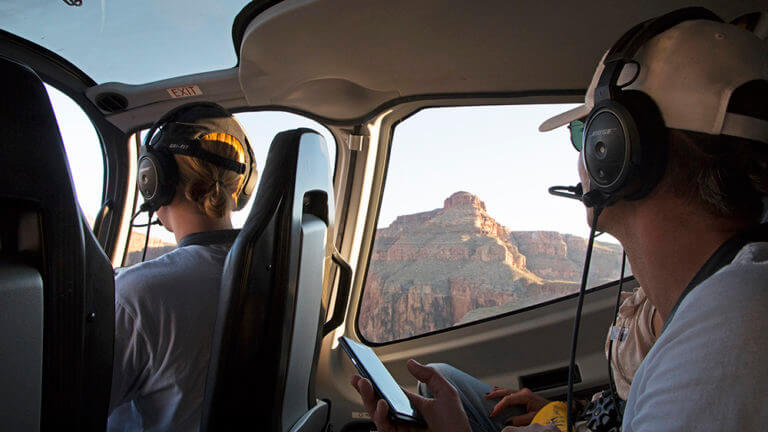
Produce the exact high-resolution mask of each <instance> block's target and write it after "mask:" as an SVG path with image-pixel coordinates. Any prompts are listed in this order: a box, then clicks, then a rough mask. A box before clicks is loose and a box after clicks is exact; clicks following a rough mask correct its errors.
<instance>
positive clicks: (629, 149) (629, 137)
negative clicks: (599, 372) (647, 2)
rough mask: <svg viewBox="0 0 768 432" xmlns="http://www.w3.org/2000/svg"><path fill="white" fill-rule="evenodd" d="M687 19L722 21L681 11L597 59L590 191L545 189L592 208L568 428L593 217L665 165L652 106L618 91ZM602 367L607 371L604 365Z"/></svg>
mask: <svg viewBox="0 0 768 432" xmlns="http://www.w3.org/2000/svg"><path fill="white" fill-rule="evenodd" d="M689 20H709V21H717V22H723V20H722V19H721V18H720V17H718V16H717V15H715V14H714V13H713V12H711V11H709V10H708V9H705V8H701V7H689V8H683V9H679V10H676V11H673V12H670V13H668V14H666V15H662V16H660V17H657V18H653V19H650V20H648V21H644V22H642V23H640V24H638V25H636V26H634V27H632V28H631V29H630V30H629V31H627V32H626V33H625V34H624V35H623V36H621V38H619V40H618V41H616V43H615V44H614V45H613V47H611V49H610V50H609V51H608V53H607V54H606V57H605V59H604V60H603V66H604V69H603V71H602V73H601V75H600V77H599V79H598V82H597V86H596V87H595V90H594V96H593V97H594V103H595V105H594V108H592V110H591V111H590V113H589V115H588V116H587V119H586V121H585V125H584V135H583V139H582V142H583V148H582V151H581V157H582V159H583V163H584V167H585V168H586V171H587V175H588V176H589V180H590V190H589V191H587V192H586V193H584V191H583V190H582V186H581V184H579V185H576V186H572V187H563V186H554V187H552V188H550V193H552V194H553V195H557V196H563V197H567V198H576V199H579V200H581V201H582V202H583V203H584V205H585V206H586V207H592V208H594V210H593V217H592V224H591V226H592V229H591V233H590V236H589V243H588V245H587V254H586V258H585V260H584V270H583V272H582V280H581V286H580V289H579V298H578V302H577V306H576V318H575V319H574V327H573V338H572V340H571V356H570V364H569V373H568V402H567V410H568V414H567V417H568V424H569V425H570V427H573V425H574V420H575V419H574V418H573V417H574V413H573V373H574V369H575V361H576V344H577V340H578V334H579V323H580V320H581V310H582V306H583V303H584V292H585V289H586V284H587V275H588V273H589V264H590V261H591V258H592V247H593V245H594V238H595V236H596V235H595V234H596V231H595V227H596V226H597V220H598V217H599V215H600V213H601V212H602V210H603V209H604V208H605V207H606V206H609V205H611V204H613V203H615V202H617V201H619V200H621V199H625V200H637V199H640V198H643V197H645V196H647V195H648V194H649V193H650V192H651V191H652V190H653V188H654V187H655V186H656V185H657V184H658V182H659V180H661V178H662V176H663V175H664V170H665V168H666V164H667V144H666V131H667V128H666V126H665V124H664V120H663V118H662V116H661V112H660V111H659V109H658V107H657V106H656V103H655V102H654V101H653V99H651V97H650V96H648V95H646V94H645V93H643V92H641V91H635V90H624V88H625V87H627V86H628V85H630V84H632V83H633V82H634V81H635V80H636V79H637V76H638V75H639V73H640V68H641V67H642V66H641V65H640V64H638V63H637V62H636V61H635V60H634V59H633V57H634V56H635V54H637V52H638V50H639V49H640V48H641V47H642V46H643V45H644V44H645V43H646V42H647V41H649V40H650V39H651V38H653V37H654V36H656V35H658V34H660V33H663V32H664V31H666V30H668V29H670V28H672V27H674V26H676V25H678V24H680V23H682V22H684V21H689ZM629 64H634V66H635V72H634V76H633V77H632V78H631V79H629V80H628V81H627V82H626V83H622V84H619V83H618V80H619V77H620V75H621V72H622V70H623V69H624V66H626V65H629ZM625 260H626V255H623V260H622V272H621V273H622V274H621V279H620V280H619V296H620V295H621V290H622V287H623V281H624V261H625ZM618 305H619V299H617V303H616V311H618ZM614 316H615V314H614ZM614 324H615V319H614ZM611 345H612V343H611ZM611 348H612V347H611ZM611 348H609V349H611ZM609 355H610V354H609ZM608 367H609V369H610V364H609V365H608ZM609 377H610V379H611V383H610V384H611V385H610V387H611V393H612V395H613V398H614V401H618V396H617V395H616V390H615V385H614V383H613V374H612V373H611V371H610V370H609ZM614 406H616V407H617V408H616V410H615V413H616V415H617V416H618V420H619V425H620V424H621V412H620V409H618V404H615V405H614ZM597 411H601V410H599V409H598V410H597ZM593 414H595V413H594V412H593ZM596 414H598V416H600V415H601V414H602V417H601V418H600V419H599V421H598V422H593V423H592V425H591V426H592V427H595V426H597V427H598V429H595V430H610V429H611V427H616V425H615V424H614V425H610V424H606V423H605V420H607V419H606V418H605V414H606V413H605V412H602V413H601V412H597V413H596ZM593 418H594V416H593ZM597 423H600V424H597ZM588 424H589V423H588Z"/></svg>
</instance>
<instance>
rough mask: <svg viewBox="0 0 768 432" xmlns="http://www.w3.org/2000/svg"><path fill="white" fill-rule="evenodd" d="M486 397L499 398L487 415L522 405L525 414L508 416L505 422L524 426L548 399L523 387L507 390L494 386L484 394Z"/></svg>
mask: <svg viewBox="0 0 768 432" xmlns="http://www.w3.org/2000/svg"><path fill="white" fill-rule="evenodd" d="M485 398H486V399H499V398H501V400H500V401H499V403H497V404H496V406H495V407H493V410H492V411H491V413H490V414H489V417H496V416H497V415H499V413H500V412H502V411H504V410H505V409H506V408H509V407H511V406H513V405H524V406H525V414H523V415H519V416H514V417H510V418H508V419H506V420H505V423H507V424H511V425H513V426H525V425H528V424H530V423H531V420H533V418H534V417H535V416H536V413H537V412H538V411H539V410H540V409H542V408H543V407H544V405H546V404H548V403H549V402H551V401H549V400H547V399H544V398H543V397H541V396H539V395H537V394H536V393H534V392H532V391H530V390H528V389H527V388H524V389H522V390H519V391H514V390H507V389H503V388H500V387H494V388H493V391H491V392H489V393H488V394H486V395H485Z"/></svg>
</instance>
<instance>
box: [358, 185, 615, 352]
mask: <svg viewBox="0 0 768 432" xmlns="http://www.w3.org/2000/svg"><path fill="white" fill-rule="evenodd" d="M585 248H586V241H585V239H583V238H579V237H576V236H572V235H568V234H560V233H557V232H548V231H510V230H509V229H508V228H506V227H504V226H503V225H501V224H499V223H498V222H496V220H495V219H493V218H492V217H491V216H490V215H488V213H487V212H486V208H485V203H483V201H481V200H480V199H479V198H478V197H477V196H475V195H473V194H471V193H468V192H456V193H454V194H453V195H451V196H450V197H448V198H447V199H446V200H445V202H444V206H443V208H440V209H435V210H432V211H428V212H422V213H416V214H412V215H404V216H400V217H398V218H397V219H396V220H395V221H394V222H393V223H392V224H391V225H390V226H389V227H387V228H383V229H379V230H377V233H376V240H375V242H374V246H373V251H372V256H371V262H370V267H369V270H368V275H367V278H366V285H365V291H364V294H363V302H362V305H361V309H360V318H359V326H360V330H361V332H362V334H363V335H364V336H365V337H366V338H367V339H369V340H371V341H377V342H382V341H388V340H393V339H400V338H404V337H409V336H413V335H416V334H421V333H424V332H428V331H432V330H438V329H442V328H446V327H450V326H453V325H455V324H456V323H459V322H466V321H468V320H475V319H479V318H482V317H483V316H484V315H483V314H484V313H486V314H487V315H485V316H490V315H495V314H498V313H501V312H503V311H505V310H514V309H518V308H521V307H525V306H527V305H531V304H536V303H539V302H541V301H546V300H549V299H551V298H555V297H559V296H562V295H564V294H567V293H570V292H573V291H575V290H576V289H577V288H578V285H577V281H578V280H579V279H580V277H581V263H582V262H583V257H584V252H585ZM620 253H621V252H620V249H619V247H618V246H615V245H610V244H596V248H595V252H594V258H593V264H592V266H593V270H592V272H591V276H590V278H591V280H592V281H608V280H612V279H615V278H616V276H615V275H614V273H615V272H616V269H617V268H618V265H619V264H620ZM499 308H501V309H499Z"/></svg>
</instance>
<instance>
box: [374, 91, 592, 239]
mask: <svg viewBox="0 0 768 432" xmlns="http://www.w3.org/2000/svg"><path fill="white" fill-rule="evenodd" d="M573 106H575V105H572V104H557V105H516V106H484V107H458V108H431V109H426V110H423V111H421V112H419V113H417V114H416V115H414V116H412V117H410V118H408V119H407V120H406V121H404V122H402V123H401V124H400V125H399V126H398V127H397V129H395V133H394V138H393V140H392V151H391V154H390V164H389V170H388V172H387V184H386V187H385V191H384V198H383V200H382V209H381V213H380V216H379V221H378V226H379V227H384V226H387V225H388V224H389V223H391V222H392V221H393V220H394V218H395V217H397V216H398V215H401V214H409V213H416V212H419V211H427V210H431V209H434V208H439V207H442V206H443V200H445V198H448V197H449V196H450V195H451V194H452V193H454V192H457V191H467V192H470V193H473V194H475V195H477V196H478V197H479V198H480V199H481V200H483V201H484V202H485V205H486V209H487V210H488V213H489V214H490V215H491V216H492V217H494V218H495V219H496V220H497V221H498V222H500V223H502V224H503V225H505V226H507V227H508V228H510V229H512V230H553V231H559V232H564V233H571V234H577V235H581V236H586V235H587V234H588V231H587V229H588V227H587V224H586V218H585V212H584V207H583V206H582V205H581V203H579V202H578V201H575V200H568V199H564V198H558V197H554V196H552V195H549V194H548V192H547V189H548V188H549V187H550V186H553V185H574V184H576V183H578V181H579V180H578V174H577V170H576V168H577V160H578V153H577V152H576V151H575V150H574V149H573V147H572V146H571V144H570V138H569V135H568V129H567V128H566V127H562V128H559V129H556V130H554V131H552V132H547V133H541V132H539V131H538V126H539V124H540V123H541V122H542V121H544V120H545V119H547V118H549V117H551V116H553V115H555V114H558V113H560V112H562V111H565V110H567V109H569V108H571V107H573Z"/></svg>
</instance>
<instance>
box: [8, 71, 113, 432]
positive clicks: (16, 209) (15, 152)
mask: <svg viewBox="0 0 768 432" xmlns="http://www.w3.org/2000/svg"><path fill="white" fill-rule="evenodd" d="M0 76H2V77H3V79H2V80H1V81H0V87H2V90H0V91H2V94H3V97H2V99H0V130H2V131H3V132H2V144H1V145H0V181H1V182H2V183H3V187H2V188H0V382H2V383H3V384H2V385H0V419H2V425H3V426H2V427H3V429H4V430H14V431H31V430H35V431H37V430H46V431H47V430H56V431H60V430H83V431H96V430H98V431H103V430H104V429H105V428H106V424H107V410H108V408H109V395H110V385H111V381H112V356H113V346H112V345H113V342H114V277H113V271H112V266H111V264H110V261H109V259H108V258H107V257H106V256H105V255H104V253H103V252H102V250H101V248H100V247H99V246H98V243H97V242H96V239H95V238H94V237H93V235H92V234H91V231H90V229H89V228H88V225H87V224H86V223H85V221H84V219H83V218H82V216H81V212H80V209H79V206H78V204H77V199H76V197H75V193H74V189H73V186H72V181H71V176H70V172H69V166H68V163H67V158H66V154H65V152H64V148H63V145H62V142H61V137H60V135H59V129H58V124H57V122H56V118H55V116H54V113H53V110H52V108H51V104H50V100H49V98H48V94H47V92H46V90H45V87H44V86H43V83H42V82H41V80H40V78H39V77H38V76H37V75H36V74H35V73H34V72H33V71H32V70H31V69H29V68H28V67H26V66H23V65H21V64H19V63H16V62H14V61H11V60H8V59H5V58H2V57H0Z"/></svg>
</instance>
